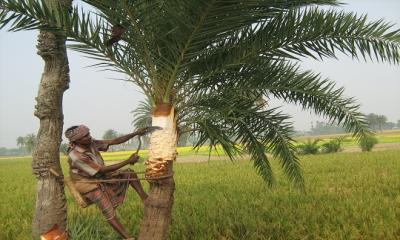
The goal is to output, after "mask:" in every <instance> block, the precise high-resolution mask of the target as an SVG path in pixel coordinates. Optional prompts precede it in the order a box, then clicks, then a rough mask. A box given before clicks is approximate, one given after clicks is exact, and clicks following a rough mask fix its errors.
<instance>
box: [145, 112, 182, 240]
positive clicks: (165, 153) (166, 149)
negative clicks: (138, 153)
mask: <svg viewBox="0 0 400 240" xmlns="http://www.w3.org/2000/svg"><path fill="white" fill-rule="evenodd" d="M157 107H158V108H157ZM157 107H156V108H155V110H154V111H153V117H152V125H153V126H159V127H162V128H163V129H162V130H158V131H155V132H154V133H153V134H152V136H151V139H150V148H149V159H148V160H147V162H146V164H147V168H146V176H147V177H150V178H151V177H160V176H168V177H166V178H165V179H161V180H157V181H154V180H150V181H149V183H150V192H149V197H148V198H147V199H146V201H145V207H144V216H143V219H142V222H141V225H140V232H139V239H145V240H150V239H151V240H158V239H167V238H168V229H169V225H170V223H171V212H172V205H173V202H174V196H173V195H174V191H175V182H174V179H173V176H172V173H173V171H172V168H173V161H174V160H175V159H176V145H177V131H176V119H175V111H174V108H173V107H172V106H168V107H166V106H165V104H162V105H161V104H160V105H157Z"/></svg>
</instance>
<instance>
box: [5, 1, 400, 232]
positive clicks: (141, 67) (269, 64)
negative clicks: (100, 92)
mask: <svg viewBox="0 0 400 240" xmlns="http://www.w3.org/2000/svg"><path fill="white" fill-rule="evenodd" d="M0 2H1V5H0V6H1V10H2V12H1V13H0V21H1V22H0V27H5V26H6V25H7V24H11V26H13V30H26V29H37V28H39V29H50V30H51V29H53V30H54V31H57V28H54V27H53V26H54V24H53V22H58V23H59V26H61V29H62V30H63V31H65V33H66V35H67V36H68V37H69V39H70V40H71V42H72V43H71V44H70V45H69V47H70V48H72V49H74V50H76V51H80V52H83V53H86V54H87V55H88V56H89V57H92V58H94V59H97V60H99V61H100V62H99V63H98V64H96V66H98V67H104V68H106V69H110V70H113V71H118V72H122V73H125V74H126V75H127V79H126V81H129V82H132V83H133V84H136V85H137V86H139V87H140V88H141V89H142V90H143V93H144V94H145V95H146V97H147V99H148V102H149V104H150V106H151V109H152V110H151V114H152V115H151V118H152V119H151V122H152V125H154V126H160V127H162V130H159V131H156V132H154V133H153V134H152V136H151V139H150V148H149V159H148V160H147V169H146V171H147V173H146V175H147V176H148V177H160V176H164V177H165V176H166V177H165V178H164V179H160V180H151V181H150V193H149V199H148V200H146V203H145V210H144V217H143V220H142V223H141V227H140V233H139V239H166V238H167V233H168V226H169V224H170V219H171V209H172V204H173V192H174V188H175V184H174V179H173V171H172V166H173V161H174V160H175V158H176V144H177V138H178V135H179V132H180V130H179V129H177V126H179V127H180V128H181V129H182V127H185V129H186V131H190V132H192V133H193V134H196V136H197V139H198V141H197V143H196V144H195V146H196V147H198V146H201V145H203V144H205V143H206V142H207V143H210V146H211V147H212V146H216V145H220V146H221V147H222V148H223V149H224V151H225V152H226V154H227V155H228V156H229V157H231V158H234V157H235V156H236V155H237V154H242V153H249V154H250V156H251V159H252V161H253V163H254V167H255V169H256V171H257V172H258V173H259V174H260V176H261V177H262V178H263V179H264V180H265V182H266V183H267V184H268V185H272V184H273V183H274V175H273V172H272V169H271V166H270V162H269V158H268V157H267V155H266V151H268V152H271V153H272V154H273V155H275V156H276V157H277V158H278V159H279V161H280V163H281V166H282V168H283V169H284V172H285V173H286V174H287V176H288V177H289V179H290V180H291V182H293V183H294V184H296V185H297V186H299V187H300V188H303V187H304V181H303V178H302V174H301V169H300V165H299V160H298V157H297V156H296V154H295V146H294V144H293V139H292V138H291V134H292V133H293V127H292V123H291V122H290V116H288V115H286V114H284V113H282V112H281V111H280V110H279V108H268V104H266V101H263V100H266V99H268V98H272V97H273V98H277V99H280V100H282V101H283V102H286V103H294V104H297V105H300V106H302V107H303V108H304V109H311V110H314V111H315V112H316V113H317V114H321V115H324V116H327V117H328V118H329V119H330V120H331V121H332V122H334V121H336V122H338V123H339V124H341V125H343V126H344V127H345V128H346V130H348V131H351V132H353V133H354V136H355V137H356V138H362V137H363V136H366V135H368V134H369V133H370V132H369V129H368V126H367V123H366V121H365V119H364V116H363V114H361V113H360V111H359V106H358V105H357V103H356V102H355V100H354V99H353V98H347V97H345V96H344V95H343V91H344V90H343V88H338V87H336V86H335V84H334V83H333V82H331V81H328V80H326V79H322V78H321V77H320V76H319V75H318V74H316V73H313V72H311V71H304V70H301V69H300V67H299V58H300V57H311V58H315V59H325V58H329V57H335V56H337V54H338V53H344V54H347V55H349V56H351V57H353V58H362V59H370V58H371V59H376V60H378V61H387V62H390V63H396V64H397V63H398V62H399V60H400V53H399V50H400V33H399V31H398V30H392V28H391V25H390V24H388V23H386V22H384V21H375V22H368V21H367V18H366V16H357V15H356V14H353V13H345V12H336V11H334V10H321V9H318V8H317V7H315V6H317V5H324V4H329V5H336V4H338V3H337V1H335V0H296V1H286V0H278V1H266V0H254V1H240V0H232V1H227V0H188V1H177V0H153V1H146V0H120V1H117V0H85V1H84V2H87V3H89V4H90V5H92V6H94V7H95V8H96V9H97V12H96V13H95V14H93V13H90V12H87V11H85V10H82V11H80V10H79V9H78V8H75V9H73V10H72V11H71V13H70V14H66V13H65V11H58V12H54V11H53V12H52V11H49V9H48V7H46V6H45V4H43V3H42V2H37V1H29V0H18V1H17V0H1V1H0ZM49 16H50V17H49ZM49 19H53V20H50V21H49ZM267 103H268V101H267Z"/></svg>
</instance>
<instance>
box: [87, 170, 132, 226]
mask: <svg viewBox="0 0 400 240" xmlns="http://www.w3.org/2000/svg"><path fill="white" fill-rule="evenodd" d="M110 178H112V179H129V178H132V174H131V173H119V174H116V175H112V176H110ZM98 186H99V187H98V188H96V189H94V190H92V191H90V192H88V193H85V197H86V198H87V199H89V200H90V202H91V203H95V204H96V205H97V207H98V208H99V209H100V210H101V211H102V213H103V215H104V216H105V217H106V219H107V220H110V219H113V218H114V217H115V208H116V207H118V206H119V205H120V204H122V203H123V202H124V200H125V194H126V190H127V189H128V186H129V182H127V181H123V182H112V183H99V184H98Z"/></svg>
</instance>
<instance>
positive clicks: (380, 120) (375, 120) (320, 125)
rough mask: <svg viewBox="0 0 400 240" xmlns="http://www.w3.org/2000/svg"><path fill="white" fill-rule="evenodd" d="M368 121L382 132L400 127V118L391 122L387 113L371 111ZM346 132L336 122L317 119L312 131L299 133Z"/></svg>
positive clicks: (326, 133) (372, 127) (323, 133)
mask: <svg viewBox="0 0 400 240" xmlns="http://www.w3.org/2000/svg"><path fill="white" fill-rule="evenodd" d="M366 121H367V122H368V125H369V126H370V127H371V129H372V130H374V131H381V132H382V131H383V130H391V129H400V120H398V121H397V123H394V122H389V121H388V119H387V117H386V116H385V115H379V114H375V113H370V114H368V115H366ZM345 132H346V130H345V129H344V128H342V127H341V126H339V125H337V124H335V123H326V122H323V121H317V122H316V123H315V124H314V123H312V125H311V129H310V131H308V132H299V133H297V135H328V134H339V133H345Z"/></svg>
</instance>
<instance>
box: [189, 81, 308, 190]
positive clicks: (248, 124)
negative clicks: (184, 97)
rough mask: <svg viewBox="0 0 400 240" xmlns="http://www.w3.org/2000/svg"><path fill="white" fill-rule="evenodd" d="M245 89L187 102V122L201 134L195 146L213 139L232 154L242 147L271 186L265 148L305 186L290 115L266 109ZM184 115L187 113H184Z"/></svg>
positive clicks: (290, 177)
mask: <svg viewBox="0 0 400 240" xmlns="http://www.w3.org/2000/svg"><path fill="white" fill-rule="evenodd" d="M251 96H252V95H251V94H248V93H247V94H245V92H235V91H233V89H232V88H230V89H229V90H226V91H223V92H218V93H216V94H215V93H214V94H213V93H211V94H200V95H198V96H197V97H193V96H192V98H191V100H190V101H189V102H186V103H185V106H186V109H188V108H189V109H190V108H191V107H192V108H193V110H188V111H190V112H191V113H192V115H191V116H189V117H188V119H187V121H186V124H188V125H193V127H192V129H196V132H197V134H198V135H199V136H201V138H200V140H199V142H198V143H197V145H196V147H199V146H201V145H203V144H204V143H206V140H210V142H211V144H214V145H216V144H220V145H221V146H222V148H223V149H224V150H225V151H226V152H227V154H228V156H230V157H232V158H233V156H234V154H236V153H241V151H240V149H239V148H238V147H239V146H241V147H243V150H245V151H246V152H248V153H249V154H250V155H251V159H253V160H254V166H255V168H256V170H257V172H258V173H259V174H260V175H261V176H262V178H263V179H264V180H265V181H266V182H267V183H268V184H269V185H272V184H273V182H274V177H273V173H272V169H271V167H270V164H269V159H268V157H267V155H266V151H270V152H271V153H272V154H273V155H274V156H276V157H277V158H278V159H279V160H280V162H281V165H282V167H283V169H284V170H285V173H286V174H287V176H288V177H289V179H290V180H291V181H292V182H294V183H296V184H297V185H298V186H300V187H303V184H304V181H303V178H302V177H301V170H300V166H299V161H298V158H297V157H296V155H295V148H294V145H293V143H292V142H293V140H292V138H291V137H290V136H291V134H292V133H293V129H292V126H291V123H290V122H288V121H287V120H288V119H289V116H287V115H283V114H281V113H280V112H277V109H268V110H264V109H263V107H264V105H262V104H257V101H255V100H256V99H254V97H251ZM183 114H184V115H185V112H184V113H183Z"/></svg>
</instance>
